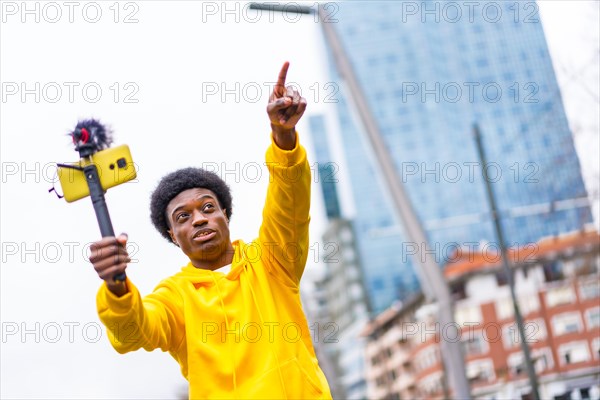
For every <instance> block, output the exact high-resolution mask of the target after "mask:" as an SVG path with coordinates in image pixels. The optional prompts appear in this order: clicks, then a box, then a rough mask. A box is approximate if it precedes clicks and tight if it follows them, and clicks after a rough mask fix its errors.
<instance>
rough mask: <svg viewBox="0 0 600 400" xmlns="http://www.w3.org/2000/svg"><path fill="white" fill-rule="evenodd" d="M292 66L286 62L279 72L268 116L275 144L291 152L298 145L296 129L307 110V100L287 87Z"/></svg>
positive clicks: (270, 98)
mask: <svg viewBox="0 0 600 400" xmlns="http://www.w3.org/2000/svg"><path fill="white" fill-rule="evenodd" d="M289 66H290V63H289V62H287V61H286V62H285V63H284V64H283V66H282V67H281V71H280V72H279V77H278V78H277V83H276V84H275V87H274V88H273V93H271V96H270V97H269V104H268V105H267V114H268V115H269V120H270V121H271V129H273V138H274V140H275V143H276V144H277V145H278V146H279V147H280V148H282V149H284V150H291V149H293V148H294V146H295V144H296V131H295V127H296V124H297V123H298V121H299V120H300V118H301V117H302V114H304V111H305V110H306V99H305V98H304V97H302V96H300V93H299V92H298V91H297V90H294V89H293V88H292V87H286V86H285V79H286V77H287V71H288V68H289Z"/></svg>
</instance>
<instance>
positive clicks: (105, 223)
mask: <svg viewBox="0 0 600 400" xmlns="http://www.w3.org/2000/svg"><path fill="white" fill-rule="evenodd" d="M83 173H84V174H85V180H86V181H87V184H88V187H89V189H90V197H91V198H92V204H93V205H94V211H95V212H96V219H97V220H98V225H99V226H100V233H101V234H102V237H107V236H115V231H114V229H113V226H112V222H111V220H110V214H109V213H108V206H107V205H106V200H105V199H104V189H102V185H101V184H100V177H99V176H98V169H97V168H96V166H95V165H94V164H89V165H87V166H85V167H84V168H83ZM126 278H127V275H125V272H122V273H120V274H117V275H115V276H114V277H113V280H114V281H115V282H125V279H126Z"/></svg>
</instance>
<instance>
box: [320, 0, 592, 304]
mask: <svg viewBox="0 0 600 400" xmlns="http://www.w3.org/2000/svg"><path fill="white" fill-rule="evenodd" d="M329 10H330V14H329V17H330V18H329V20H328V21H321V22H322V23H331V24H333V26H334V29H335V30H336V32H337V34H338V36H339V37H340V39H341V41H342V44H343V46H344V49H345V53H346V54H347V56H348V57H349V58H350V61H351V64H352V67H353V70H354V73H355V75H356V76H357V78H358V81H359V83H360V85H361V87H362V91H363V93H364V95H365V97H366V100H367V101H368V104H369V106H370V110H371V112H372V114H373V115H374V117H375V119H376V120H377V122H378V125H379V129H380V131H381V133H382V135H383V138H384V140H385V143H386V145H387V148H388V150H389V152H390V153H391V155H392V158H393V159H394V162H395V166H396V169H397V171H398V174H399V177H400V179H401V180H402V181H403V183H404V186H405V188H406V190H407V192H408V195H409V197H410V199H411V201H412V203H413V206H414V208H415V209H416V212H417V214H418V217H419V219H420V220H421V222H422V224H423V226H424V227H425V229H426V232H427V236H428V240H429V248H430V249H431V250H432V251H433V252H435V255H436V258H437V261H438V264H440V266H443V264H444V263H445V262H446V260H447V259H448V258H450V257H451V256H452V255H453V254H454V253H453V252H454V251H455V250H456V249H457V248H458V247H461V248H463V249H469V248H470V249H482V248H484V247H487V248H489V249H490V251H496V250H497V246H496V245H495V244H494V243H496V238H495V235H494V229H493V224H492V220H491V215H490V213H489V205H488V202H487V199H486V195H485V185H484V181H483V179H482V172H481V163H480V160H479V157H478V154H477V151H476V145H475V141H474V138H473V134H472V132H473V126H474V124H477V126H478V127H479V129H480V132H481V135H482V140H483V145H484V148H485V152H486V155H487V161H488V163H489V164H488V174H489V176H490V180H491V181H492V182H493V187H494V190H495V194H496V198H497V202H498V207H499V208H500V212H501V223H502V225H503V227H504V229H505V236H506V240H507V242H508V243H507V244H508V245H525V244H526V243H529V242H535V241H537V240H538V239H540V238H541V237H544V236H549V235H554V234H558V233H563V232H567V231H572V230H576V229H580V228H582V227H583V225H585V224H587V223H589V222H591V221H592V215H591V211H590V208H589V206H588V205H587V203H586V201H585V198H586V196H587V194H586V190H585V187H584V184H583V180H582V177H581V172H580V165H579V160H578V157H577V154H576V152H575V148H574V145H573V139H572V136H571V132H570V130H569V127H568V124H567V119H566V115H565V112H564V109H563V104H562V100H561V94H560V91H559V88H558V84H557V81H556V78H555V75H554V70H553V67H552V62H551V59H550V55H549V52H548V48H547V45H546V41H545V38H544V31H543V28H542V24H541V21H540V17H539V14H538V12H537V5H536V3H535V2H432V1H424V2H413V1H410V2H400V1H396V2H363V1H359V2H342V3H337V4H336V7H335V8H330V9H329ZM331 63H332V75H333V77H334V80H336V81H337V80H339V79H340V78H339V77H338V76H337V74H336V72H335V68H334V67H333V65H334V64H333V58H331ZM337 100H338V117H339V122H340V128H341V131H342V132H341V135H340V136H341V137H342V138H343V139H342V143H340V145H341V146H342V147H343V150H344V154H345V157H346V161H347V162H346V165H347V166H348V168H349V174H348V175H349V176H350V177H351V191H352V195H353V200H354V205H355V215H354V216H353V219H354V221H353V225H354V228H355V231H356V241H357V246H358V250H359V253H360V255H361V258H362V266H363V269H364V271H363V275H364V277H365V281H366V282H365V286H366V289H367V292H368V295H369V300H370V304H371V306H372V308H373V309H372V310H371V311H372V312H375V313H377V312H380V311H382V310H383V309H385V308H386V307H388V306H390V305H391V304H392V302H393V301H394V300H397V299H404V298H406V297H407V296H409V295H410V294H412V293H414V292H415V291H417V290H418V289H419V283H418V279H417V277H416V274H415V270H414V268H415V266H414V263H413V260H412V256H411V253H413V252H414V246H422V244H410V243H407V239H406V236H405V234H404V232H403V231H402V224H401V221H398V220H397V217H396V216H395V215H394V212H393V209H392V207H391V201H390V199H389V195H388V193H387V191H386V188H385V185H384V184H383V180H382V179H381V178H379V177H380V175H381V174H380V173H379V171H378V165H377V164H376V162H375V161H376V156H375V155H374V154H373V153H372V151H371V150H370V146H369V143H368V141H367V139H366V135H365V134H364V132H362V131H361V127H360V123H358V122H359V121H357V119H356V118H357V117H356V113H355V112H353V110H352V108H353V106H352V102H351V99H350V98H348V97H347V93H346V92H345V91H344V90H343V85H342V90H341V91H340V93H339V95H338V96H337ZM322 145H325V143H322ZM573 199H579V200H577V201H573ZM334 212H336V211H334Z"/></svg>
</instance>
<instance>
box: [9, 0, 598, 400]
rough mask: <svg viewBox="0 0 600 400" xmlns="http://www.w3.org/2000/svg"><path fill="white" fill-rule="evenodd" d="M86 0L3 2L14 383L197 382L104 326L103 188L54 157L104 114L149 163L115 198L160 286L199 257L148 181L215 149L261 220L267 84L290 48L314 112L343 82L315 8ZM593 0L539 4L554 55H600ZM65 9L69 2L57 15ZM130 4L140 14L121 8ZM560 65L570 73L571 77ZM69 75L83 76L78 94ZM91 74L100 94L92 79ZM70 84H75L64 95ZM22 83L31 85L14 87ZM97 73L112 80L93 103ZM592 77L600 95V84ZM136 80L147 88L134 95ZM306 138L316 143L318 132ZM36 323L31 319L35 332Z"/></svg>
mask: <svg viewBox="0 0 600 400" xmlns="http://www.w3.org/2000/svg"><path fill="white" fill-rule="evenodd" d="M36 3H37V2H31V3H29V4H30V6H29V7H31V9H33V7H34V4H36ZM75 3H76V4H77V6H76V7H75V8H74V12H73V22H72V23H70V22H69V9H68V7H67V6H65V5H64V3H63V2H57V3H54V4H57V5H58V8H56V7H49V6H47V5H46V4H47V3H37V4H38V7H39V17H40V20H39V22H36V21H35V14H31V15H28V16H26V18H27V19H26V21H25V22H21V17H22V9H21V7H22V3H21V2H8V1H4V2H2V18H3V20H2V25H1V28H0V49H1V51H0V80H1V81H2V84H3V91H2V95H3V96H4V97H3V98H2V101H1V103H0V107H1V109H0V140H1V141H0V156H1V162H2V163H1V165H2V176H1V178H2V191H1V194H0V196H1V198H0V200H1V203H0V206H1V219H2V225H1V241H2V267H1V269H0V274H1V275H0V284H1V289H0V300H1V309H0V311H1V315H0V317H1V320H2V338H1V342H0V346H1V348H0V349H1V353H2V357H1V365H0V367H1V368H0V369H1V375H0V379H1V385H0V386H1V391H0V397H2V398H173V397H174V396H180V397H184V398H185V396H186V394H185V381H184V379H183V378H182V377H181V375H180V373H179V368H178V365H177V364H176V362H175V361H174V360H172V359H171V357H170V356H169V355H168V354H162V353H161V352H160V351H156V352H152V353H147V352H145V351H143V350H142V351H138V352H135V353H130V354H127V355H119V354H117V353H116V352H115V351H113V350H112V348H111V347H110V345H109V343H108V340H107V338H106V335H105V332H104V330H102V331H101V332H98V331H97V328H99V327H100V324H99V322H98V318H97V315H96V311H95V294H96V291H97V288H98V286H99V284H100V281H99V279H98V278H97V276H96V275H95V273H94V271H93V269H92V267H91V265H90V264H89V263H87V262H86V261H85V260H84V255H85V254H87V252H86V250H87V249H86V246H85V245H86V244H87V243H90V242H92V241H95V240H97V239H98V237H99V231H98V227H97V223H96V221H95V217H94V213H93V209H92V205H91V203H90V201H89V199H85V200H81V201H79V202H76V203H72V204H67V203H66V202H64V200H60V201H59V200H57V199H56V198H55V196H54V195H52V194H48V193H47V190H48V189H49V188H50V187H51V186H52V183H51V182H49V181H50V180H51V179H52V176H53V171H54V169H53V167H52V165H53V164H52V163H54V162H57V161H59V162H64V161H76V160H77V158H78V155H77V153H76V152H75V151H74V150H73V149H72V146H71V144H70V143H69V139H68V138H67V137H66V136H65V134H66V133H67V132H68V131H69V130H71V129H72V128H73V127H74V126H75V124H76V122H77V120H78V119H79V118H87V117H97V118H100V119H101V120H102V121H103V122H105V123H107V124H109V125H111V126H112V128H113V129H114V131H115V144H123V143H126V144H128V145H129V146H130V147H131V150H132V154H133V158H134V160H135V162H136V164H137V166H138V179H137V181H136V182H134V183H129V184H126V185H122V186H119V187H117V188H114V189H111V190H110V191H109V193H108V195H107V201H108V206H109V210H110V213H111V217H112V220H113V225H114V227H115V230H116V231H117V232H121V231H126V232H128V234H129V238H130V241H131V242H133V243H134V245H132V247H131V249H132V251H131V253H132V258H134V259H135V260H137V261H138V262H137V263H135V264H131V265H130V266H129V268H128V270H127V272H128V275H129V276H130V277H131V279H132V280H133V281H134V282H135V283H136V285H137V286H138V287H139V288H140V290H141V292H142V293H148V292H149V291H151V290H152V288H153V287H154V286H155V285H156V284H157V283H158V282H159V281H160V280H161V279H162V278H164V277H166V276H168V275H171V274H172V273H174V272H176V271H177V270H178V269H179V268H180V267H181V266H182V265H183V264H185V263H186V259H185V257H184V256H183V255H182V254H181V253H180V251H179V250H178V249H177V248H175V247H174V246H170V245H168V244H167V243H166V242H165V241H164V239H162V238H161V237H160V236H159V235H158V234H157V233H156V232H155V231H154V228H153V227H152V225H151V224H150V221H149V216H148V215H149V212H148V198H149V194H150V192H151V191H152V189H153V188H154V185H155V184H156V182H157V181H158V179H160V177H162V176H163V175H164V174H166V173H168V172H170V171H172V170H174V169H176V168H180V167H185V166H189V165H199V166H201V164H202V163H203V162H204V163H207V162H212V163H217V164H218V165H219V167H220V170H219V172H221V173H224V172H223V171H224V169H227V170H229V171H233V172H229V174H228V175H227V176H224V177H225V178H226V179H227V181H228V182H229V184H230V185H231V187H232V190H233V198H234V215H233V218H232V223H231V224H232V225H231V229H232V238H238V237H239V238H243V239H245V240H251V239H252V238H254V236H255V235H256V233H257V229H258V225H259V223H260V212H261V209H262V204H263V201H264V193H265V189H266V183H267V177H266V169H263V170H262V172H261V173H262V179H259V180H258V181H255V179H254V178H255V177H256V169H255V168H254V167H255V165H256V164H252V163H259V164H261V163H262V162H263V157H264V151H265V149H266V146H267V145H268V142H269V139H268V133H269V124H268V120H267V117H266V113H265V105H266V102H267V97H268V95H269V87H268V84H269V83H270V82H273V81H274V80H275V79H276V77H277V73H278V71H279V68H280V67H281V64H282V63H283V61H285V60H289V61H290V62H291V66H290V70H289V73H288V82H296V83H298V84H299V86H300V89H301V90H302V93H303V95H304V96H305V97H306V98H307V100H308V102H309V106H308V111H307V114H306V115H310V114H312V113H319V112H327V113H329V114H331V113H332V107H333V104H328V103H326V101H325V98H326V97H325V96H326V95H327V94H329V93H330V92H328V90H327V87H326V86H325V85H326V84H327V82H328V78H327V74H326V72H327V71H326V68H325V61H324V54H323V49H322V44H321V37H320V31H319V28H318V25H317V24H316V23H315V22H314V21H313V20H312V18H313V17H303V19H302V21H298V22H292V21H290V18H291V17H290V18H288V20H285V19H284V18H283V17H282V16H281V15H276V16H275V17H274V19H275V20H274V21H271V20H270V18H269V15H268V14H267V13H264V14H262V15H261V16H259V17H258V18H257V21H256V22H250V21H249V19H250V18H254V17H256V14H254V13H252V12H245V8H244V6H243V5H238V6H237V9H238V12H237V13H236V12H233V13H232V14H229V15H224V14H223V12H224V9H223V3H222V2H210V3H204V4H202V3H198V2H191V1H181V2H169V3H168V4H167V2H164V1H138V2H130V3H126V2H122V3H114V2H102V3H97V4H98V5H99V8H100V10H101V11H102V15H101V16H100V18H99V21H98V22H97V23H90V22H87V21H86V20H85V19H84V18H83V15H82V11H83V9H84V7H86V5H87V8H86V12H87V14H85V15H86V16H87V17H88V19H89V18H92V19H93V18H94V17H95V8H94V7H93V5H92V6H90V5H89V3H87V2H75ZM592 3H594V4H595V5H596V10H597V5H598V3H595V2H569V4H568V5H567V4H566V2H552V4H549V2H543V3H541V5H540V9H541V13H542V16H543V18H544V21H545V30H546V33H547V36H548V40H549V43H550V47H551V51H552V54H553V56H555V57H557V59H559V60H560V61H561V62H564V65H566V66H568V68H572V69H573V70H577V68H578V66H579V65H584V64H585V65H587V64H589V62H588V61H589V59H590V57H592V56H594V54H595V53H594V52H593V49H594V46H596V47H595V48H596V49H597V46H598V43H597V40H598V39H597V37H598V36H597V32H598V25H597V21H598V19H597V18H596V19H594V18H591V19H590V18H589V15H590V11H589V9H590V7H591V6H590V4H592ZM114 4H117V6H116V7H115V5H114ZM311 4H312V3H311ZM45 5H46V8H44V6H45ZM227 6H228V7H229V9H230V10H232V9H234V7H236V6H235V4H229V3H228V4H227ZM58 9H60V10H61V12H62V17H61V18H60V19H59V20H58V22H56V23H50V22H48V20H50V19H54V18H56V11H57V10H58ZM117 9H118V10H119V14H118V16H117V15H116V14H115V11H116V10H117ZM14 10H16V14H15V15H12V12H13V11H14ZM128 15H129V17H130V18H133V19H137V22H136V23H123V20H124V19H125V17H126V16H128ZM115 17H116V18H117V20H118V22H116V23H115V22H114V18H115ZM236 17H237V18H238V20H237V21H236V20H235V19H236ZM222 18H226V20H225V23H222V22H221V19H222ZM586 32H591V33H590V43H586V42H585V40H576V39H577V38H578V37H579V36H578V35H584V36H587V33H586ZM594 32H595V34H596V36H593V33H594ZM573 43H577V46H574V45H573ZM586 60H588V61H586ZM561 65H562V64H561ZM587 71H588V72H587V73H588V74H591V75H592V77H593V76H594V71H595V73H596V78H597V71H598V59H597V53H596V60H595V62H594V63H592V69H591V72H590V70H589V69H588V70H587ZM557 72H558V73H559V80H560V82H561V84H562V83H563V81H565V82H566V81H568V79H567V80H564V79H563V78H562V77H561V76H560V73H561V71H560V70H558V71H557ZM22 82H24V83H25V84H26V85H27V88H28V89H34V88H35V84H36V82H39V84H40V86H39V87H40V89H39V95H40V99H39V102H36V99H35V95H34V94H29V95H27V96H26V97H25V101H22V99H21V96H20V95H21V92H20V90H21V87H20V85H21V83H22ZM64 82H75V83H73V84H71V85H73V86H74V92H73V99H72V101H71V99H70V98H69V87H68V86H67V85H69V84H67V85H65V84H64ZM596 82H597V81H596ZM54 83H56V85H55V84H54ZM115 83H116V86H115ZM128 83H130V85H129V86H126V84H128ZM236 83H238V85H239V88H240V89H242V90H239V91H237V93H238V95H240V96H241V97H240V98H239V99H238V100H237V101H236V98H235V95H234V94H229V95H227V97H226V98H225V99H221V97H220V94H221V90H219V93H217V94H215V95H208V94H207V93H206V92H205V91H203V88H204V89H206V88H207V87H208V86H210V87H211V88H213V87H215V86H214V85H216V87H219V88H220V89H221V85H224V88H228V89H234V88H235V87H236ZM86 84H87V85H88V87H89V90H88V92H87V95H88V96H89V97H88V100H86V98H85V97H84V93H82V88H83V87H84V85H86ZM15 85H16V86H15ZM75 85H77V86H75ZM57 86H58V87H60V88H61V90H62V94H61V97H60V99H58V100H57V101H56V102H52V100H53V99H54V98H56V97H57V92H56V87H57ZM580 86H581V85H580ZM15 87H17V88H18V89H19V93H17V94H14V95H9V94H7V92H6V90H10V89H13V88H15ZM44 87H45V89H44ZM94 87H100V88H101V90H102V94H101V96H99V99H98V101H97V102H95V103H92V102H91V101H90V98H93V97H94V96H95V92H94ZM117 87H118V88H119V93H118V97H117V101H116V102H115V98H114V96H115V94H116V88H117ZM244 87H245V88H246V90H245V91H244V90H243V88H244ZM569 87H571V86H569ZM134 88H137V92H136V93H133V89H134ZM257 88H260V91H259V92H257V91H256V89H257ZM582 90H583V91H585V90H587V89H585V88H584V89H577V90H576V89H575V88H573V89H572V90H569V91H563V96H565V103H566V106H567V110H568V112H569V113H570V114H569V116H570V117H571V116H573V118H574V120H575V121H580V122H579V124H580V125H581V126H585V128H583V134H581V135H579V136H578V149H581V150H582V152H581V157H582V164H583V168H584V174H585V176H586V178H587V177H591V176H593V174H594V173H595V174H598V171H599V170H600V168H599V167H598V159H599V157H598V148H599V145H598V131H597V129H598V122H597V120H594V118H595V117H594V116H593V115H594V113H595V112H597V110H598V103H595V108H594V104H592V105H591V106H590V103H591V102H590V99H588V98H585V96H586V94H585V93H583V92H582ZM594 90H595V93H596V96H597V95H598V88H597V84H596V88H595V89H594ZM234 91H235V90H234ZM240 92H241V94H240ZM203 94H204V96H203ZM244 94H245V96H244ZM126 95H131V97H130V99H133V100H138V102H137V103H126V102H125V101H124V100H125V96H126ZM568 95H569V96H572V99H571V98H569V97H567V96H568ZM222 100H224V101H222ZM581 104H586V105H587V109H586V110H587V111H586V112H587V114H585V116H582V115H581V112H577V110H578V109H579V110H581ZM578 107H579V108H578ZM306 115H305V117H306ZM590 115H592V116H590ZM596 115H597V114H596ZM304 122H306V118H305V120H304ZM572 123H573V121H572ZM298 129H299V131H300V133H301V135H302V133H303V132H304V131H305V130H306V129H307V128H306V127H305V124H300V125H299V127H298ZM301 138H302V139H301V140H302V142H303V143H304V144H305V146H306V147H307V148H309V149H310V145H311V144H310V138H309V137H308V135H302V136H301ZM238 165H239V169H238V170H237V171H236V166H238ZM342 167H343V166H342ZM25 170H28V171H33V172H30V173H27V174H25V173H24V172H25ZM340 179H341V181H342V182H341V184H344V179H347V177H346V176H345V175H344V173H343V171H342V173H341V174H340ZM596 187H597V186H596ZM313 198H314V199H313V211H312V216H313V223H312V226H311V236H312V239H311V242H314V243H315V245H314V246H313V254H312V256H315V257H316V256H317V255H318V254H317V253H318V252H319V251H320V252H324V250H325V249H324V248H323V245H321V244H320V243H319V237H320V233H321V232H322V230H323V227H324V216H323V215H324V213H323V211H322V202H321V198H320V195H319V192H318V187H317V186H316V185H314V187H313ZM597 216H598V214H596V217H597ZM319 249H320V250H319ZM29 250H30V251H29ZM133 253H134V254H133ZM312 258H314V257H309V259H312ZM307 270H309V271H310V265H309V266H308V268H307ZM309 273H310V272H309ZM84 328H85V329H84ZM25 329H27V330H29V333H27V334H25V335H23V333H24V331H25ZM59 334H60V336H58V335H59ZM36 335H37V337H36ZM98 335H101V337H97V336H98ZM52 342H55V343H52Z"/></svg>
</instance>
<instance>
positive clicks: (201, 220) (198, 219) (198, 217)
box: [192, 210, 208, 226]
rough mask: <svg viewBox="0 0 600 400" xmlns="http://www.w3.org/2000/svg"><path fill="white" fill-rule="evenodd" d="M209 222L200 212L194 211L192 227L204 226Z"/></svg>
mask: <svg viewBox="0 0 600 400" xmlns="http://www.w3.org/2000/svg"><path fill="white" fill-rule="evenodd" d="M207 222H208V218H206V216H205V215H204V214H203V213H202V212H201V211H200V210H195V211H194V214H193V219H192V225H194V226H198V225H204V224H206V223H207Z"/></svg>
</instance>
